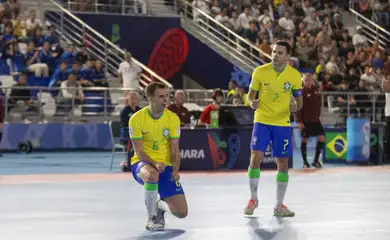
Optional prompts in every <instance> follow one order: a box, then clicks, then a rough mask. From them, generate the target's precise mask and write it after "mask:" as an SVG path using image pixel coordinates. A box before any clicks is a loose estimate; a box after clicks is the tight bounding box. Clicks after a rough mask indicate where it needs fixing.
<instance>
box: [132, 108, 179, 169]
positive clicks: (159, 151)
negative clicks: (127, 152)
mask: <svg viewBox="0 0 390 240" xmlns="http://www.w3.org/2000/svg"><path fill="white" fill-rule="evenodd" d="M129 136H130V139H131V140H141V141H142V145H143V149H144V151H145V153H146V154H147V155H148V156H149V157H150V158H151V159H152V160H153V161H156V162H163V163H165V165H166V166H172V163H171V160H170V148H169V141H170V139H173V138H176V139H177V138H180V119H179V117H178V116H177V115H176V114H175V113H173V112H171V111H170V110H168V109H165V110H164V112H163V113H162V114H161V116H160V117H159V118H158V119H154V118H153V117H152V115H151V114H150V111H149V107H144V108H143V109H141V110H139V111H138V112H136V113H134V114H133V115H132V116H131V118H130V120H129ZM139 161H142V159H139V158H138V156H137V154H134V157H132V158H131V164H134V163H136V162H139Z"/></svg>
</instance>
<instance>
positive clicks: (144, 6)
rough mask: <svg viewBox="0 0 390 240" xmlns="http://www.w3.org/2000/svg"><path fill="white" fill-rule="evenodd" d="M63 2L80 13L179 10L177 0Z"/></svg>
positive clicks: (156, 12)
mask: <svg viewBox="0 0 390 240" xmlns="http://www.w3.org/2000/svg"><path fill="white" fill-rule="evenodd" d="M62 3H63V4H62V5H63V7H64V8H66V9H67V10H69V11H72V12H79V13H99V14H120V15H159V14H161V13H163V12H166V13H171V14H174V13H176V10H177V1H176V0H171V1H166V0H116V1H110V0H105V1H103V0H100V1H99V0H92V1H91V2H88V3H86V2H80V1H74V0H63V1H62Z"/></svg>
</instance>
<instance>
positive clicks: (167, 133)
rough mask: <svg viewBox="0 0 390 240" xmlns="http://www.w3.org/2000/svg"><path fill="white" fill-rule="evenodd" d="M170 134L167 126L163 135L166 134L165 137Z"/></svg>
mask: <svg viewBox="0 0 390 240" xmlns="http://www.w3.org/2000/svg"><path fill="white" fill-rule="evenodd" d="M168 135H169V130H168V129H167V128H165V129H164V130H163V136H164V137H168Z"/></svg>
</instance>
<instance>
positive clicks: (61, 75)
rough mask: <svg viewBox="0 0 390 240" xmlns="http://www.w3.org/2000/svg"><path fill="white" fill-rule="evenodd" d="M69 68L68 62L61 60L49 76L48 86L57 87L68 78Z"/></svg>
mask: <svg viewBox="0 0 390 240" xmlns="http://www.w3.org/2000/svg"><path fill="white" fill-rule="evenodd" d="M68 77H69V70H68V63H67V62H66V61H62V62H61V64H60V67H59V68H57V69H56V70H55V72H54V74H53V76H52V78H51V81H50V83H49V87H59V86H61V84H62V83H63V82H65V81H67V80H68Z"/></svg>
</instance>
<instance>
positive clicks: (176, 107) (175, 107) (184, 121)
mask: <svg viewBox="0 0 390 240" xmlns="http://www.w3.org/2000/svg"><path fill="white" fill-rule="evenodd" d="M184 101H185V94H184V92H183V91H182V90H178V91H176V92H175V102H174V103H172V104H171V105H169V106H168V109H169V110H171V111H172V112H174V113H176V115H177V116H178V117H179V118H180V125H181V126H185V125H189V124H190V117H191V116H190V113H189V111H188V109H187V108H186V107H184Z"/></svg>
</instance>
